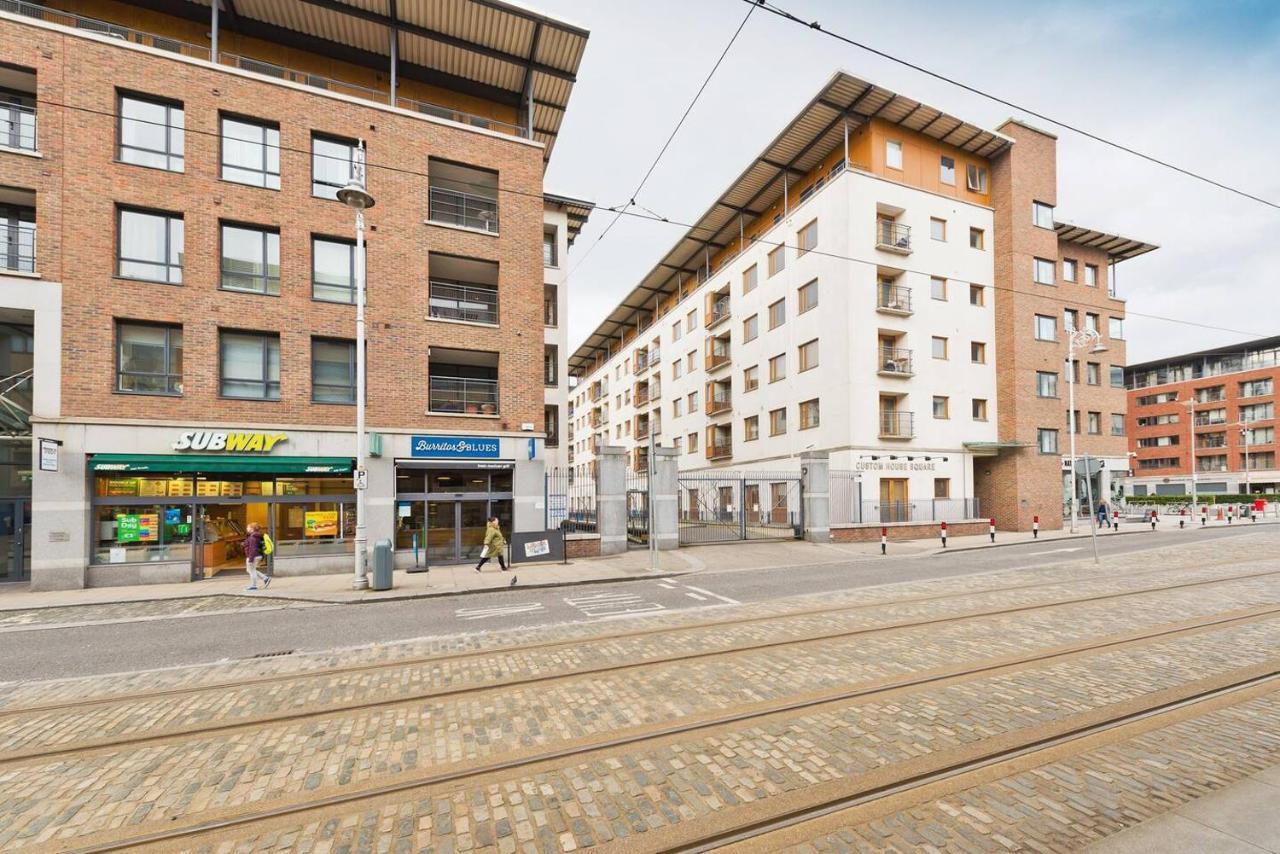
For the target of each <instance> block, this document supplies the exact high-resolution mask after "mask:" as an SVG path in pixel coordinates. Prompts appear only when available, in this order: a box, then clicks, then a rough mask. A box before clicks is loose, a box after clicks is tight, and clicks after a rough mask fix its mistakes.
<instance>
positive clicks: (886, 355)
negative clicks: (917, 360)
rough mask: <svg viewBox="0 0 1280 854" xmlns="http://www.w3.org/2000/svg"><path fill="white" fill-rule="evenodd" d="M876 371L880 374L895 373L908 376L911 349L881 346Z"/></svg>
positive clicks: (909, 372)
mask: <svg viewBox="0 0 1280 854" xmlns="http://www.w3.org/2000/svg"><path fill="white" fill-rule="evenodd" d="M876 371H877V372H878V373H881V374H897V375H900V376H910V375H911V373H912V371H911V351H910V350H906V349H903V348H902V347H881V348H880V361H879V365H878V367H877V368H876Z"/></svg>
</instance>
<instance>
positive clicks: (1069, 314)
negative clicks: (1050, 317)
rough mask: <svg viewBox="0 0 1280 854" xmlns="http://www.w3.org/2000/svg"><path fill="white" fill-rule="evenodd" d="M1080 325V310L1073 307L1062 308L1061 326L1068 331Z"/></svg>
mask: <svg viewBox="0 0 1280 854" xmlns="http://www.w3.org/2000/svg"><path fill="white" fill-rule="evenodd" d="M1079 325H1080V312H1078V311H1076V310H1075V309H1074V308H1064V309H1063V310H1062V328H1063V329H1065V330H1066V331H1068V332H1071V331H1072V330H1074V329H1076V328H1077V327H1078V326H1079Z"/></svg>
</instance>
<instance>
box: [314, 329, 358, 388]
mask: <svg viewBox="0 0 1280 854" xmlns="http://www.w3.org/2000/svg"><path fill="white" fill-rule="evenodd" d="M311 399H312V400H313V401H315V402H316V403H355V402H356V345H355V342H354V341H341V340H334V339H329V338H312V339H311Z"/></svg>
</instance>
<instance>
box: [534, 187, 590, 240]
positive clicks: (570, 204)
mask: <svg viewBox="0 0 1280 854" xmlns="http://www.w3.org/2000/svg"><path fill="white" fill-rule="evenodd" d="M542 198H543V200H544V201H545V202H546V203H547V204H549V205H554V206H556V207H558V208H560V209H562V210H563V211H564V212H565V213H567V214H568V215H569V245H570V246H572V245H573V241H574V239H575V238H576V237H577V236H578V233H579V232H581V231H582V227H583V226H584V225H586V224H587V217H589V216H591V212H592V211H593V210H595V208H596V205H595V202H584V201H583V200H582V199H571V198H569V197H568V196H557V195H556V194H555V193H544V194H543V196H542Z"/></svg>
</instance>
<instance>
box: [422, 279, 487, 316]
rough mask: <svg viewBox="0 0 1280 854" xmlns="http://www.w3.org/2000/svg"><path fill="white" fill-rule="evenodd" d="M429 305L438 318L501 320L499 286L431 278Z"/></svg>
mask: <svg viewBox="0 0 1280 854" xmlns="http://www.w3.org/2000/svg"><path fill="white" fill-rule="evenodd" d="M430 288H431V293H430V296H429V297H428V300H427V301H428V306H429V309H428V310H429V311H430V314H431V317H433V318H435V319H437V320H464V321H467V322H468V323H497V322H498V289H497V288H496V287H492V286H488V285H467V284H463V283H462V282H454V281H450V280H448V279H431V280H430Z"/></svg>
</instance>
